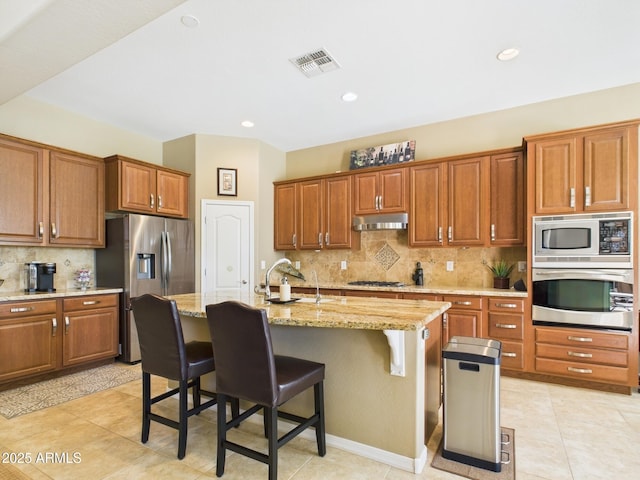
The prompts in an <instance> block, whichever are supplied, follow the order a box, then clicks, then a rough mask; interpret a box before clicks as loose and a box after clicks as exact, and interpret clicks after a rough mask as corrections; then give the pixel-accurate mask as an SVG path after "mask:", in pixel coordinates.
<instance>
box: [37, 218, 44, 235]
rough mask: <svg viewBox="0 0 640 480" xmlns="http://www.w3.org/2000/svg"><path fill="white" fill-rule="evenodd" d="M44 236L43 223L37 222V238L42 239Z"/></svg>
mask: <svg viewBox="0 0 640 480" xmlns="http://www.w3.org/2000/svg"><path fill="white" fill-rule="evenodd" d="M43 235H44V223H43V222H38V238H42V236H43Z"/></svg>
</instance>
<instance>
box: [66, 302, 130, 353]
mask: <svg viewBox="0 0 640 480" xmlns="http://www.w3.org/2000/svg"><path fill="white" fill-rule="evenodd" d="M62 305H63V307H62V310H63V318H64V335H63V337H62V338H63V348H62V351H63V357H62V364H63V366H69V365H76V364H79V363H87V362H91V361H95V360H100V359H103V358H113V357H116V356H117V355H118V296H117V295H115V294H113V295H87V296H83V297H69V298H64V299H62Z"/></svg>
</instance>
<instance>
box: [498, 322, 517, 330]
mask: <svg viewBox="0 0 640 480" xmlns="http://www.w3.org/2000/svg"><path fill="white" fill-rule="evenodd" d="M496 328H510V329H513V328H518V326H517V325H514V324H513V323H496Z"/></svg>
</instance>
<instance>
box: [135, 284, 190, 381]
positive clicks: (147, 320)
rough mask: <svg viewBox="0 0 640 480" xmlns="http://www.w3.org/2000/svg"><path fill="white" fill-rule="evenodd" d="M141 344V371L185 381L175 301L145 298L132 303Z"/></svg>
mask: <svg viewBox="0 0 640 480" xmlns="http://www.w3.org/2000/svg"><path fill="white" fill-rule="evenodd" d="M131 307H132V308H133V314H134V321H135V324H136V329H137V330H138V340H139V341H140V356H141V358H142V370H143V371H145V372H147V373H150V374H152V375H159V376H162V377H165V378H169V379H172V380H186V377H187V362H186V352H185V345H184V336H183V334H182V324H181V323H180V315H179V314H178V307H177V306H176V302H175V301H174V300H168V299H166V298H162V297H159V296H158V295H152V294H145V295H141V296H139V297H136V298H133V299H131Z"/></svg>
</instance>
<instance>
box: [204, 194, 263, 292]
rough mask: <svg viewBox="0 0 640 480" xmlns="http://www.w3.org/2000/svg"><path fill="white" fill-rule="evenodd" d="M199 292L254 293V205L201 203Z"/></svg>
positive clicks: (237, 202)
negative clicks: (200, 273)
mask: <svg viewBox="0 0 640 480" xmlns="http://www.w3.org/2000/svg"><path fill="white" fill-rule="evenodd" d="M201 230H202V254H201V255H202V266H203V268H202V278H201V282H200V285H201V286H202V287H201V290H202V292H203V293H204V292H215V291H225V292H230V293H231V292H234V293H239V294H242V293H252V292H253V202H240V201H218V200H203V201H202V229H201Z"/></svg>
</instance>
